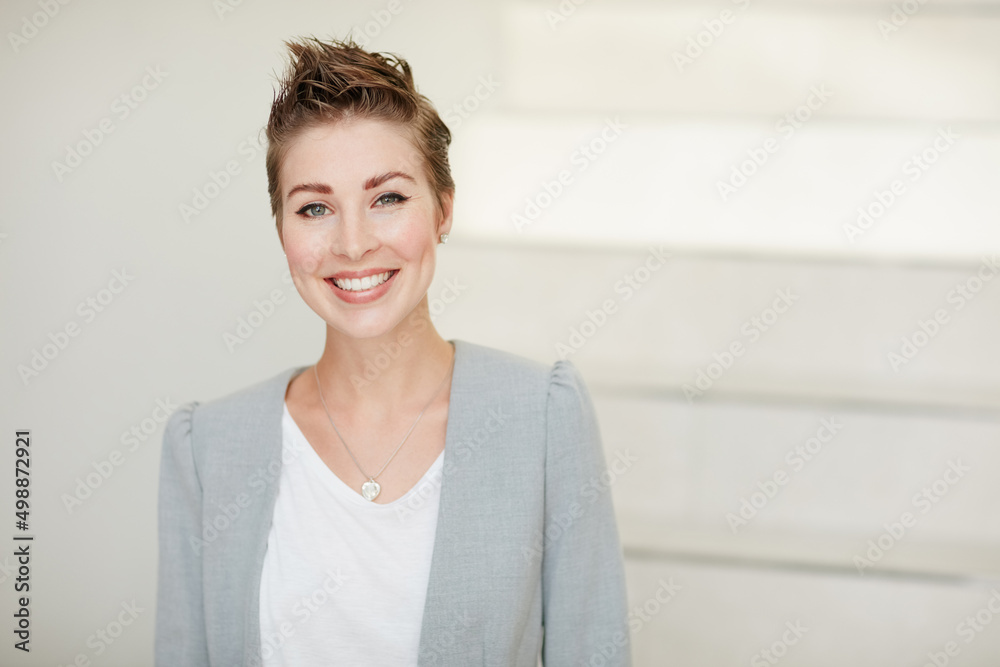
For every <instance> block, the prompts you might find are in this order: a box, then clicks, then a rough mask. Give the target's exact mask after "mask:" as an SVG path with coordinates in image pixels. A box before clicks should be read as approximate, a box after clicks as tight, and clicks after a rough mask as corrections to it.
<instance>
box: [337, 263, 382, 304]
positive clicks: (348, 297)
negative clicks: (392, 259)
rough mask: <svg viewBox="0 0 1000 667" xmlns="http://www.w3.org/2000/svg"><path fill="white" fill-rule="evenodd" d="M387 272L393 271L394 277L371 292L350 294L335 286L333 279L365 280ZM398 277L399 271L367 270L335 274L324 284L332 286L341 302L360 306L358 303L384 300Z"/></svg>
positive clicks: (370, 290)
mask: <svg viewBox="0 0 1000 667" xmlns="http://www.w3.org/2000/svg"><path fill="white" fill-rule="evenodd" d="M386 271H392V272H393V274H392V276H390V277H389V279H388V280H386V281H385V282H384V283H382V284H381V285H379V286H378V287H375V288H372V289H369V290H365V291H364V292H348V291H346V290H342V289H340V288H339V287H337V286H336V285H334V284H333V279H334V278H337V279H338V280H339V279H341V278H345V279H346V278H364V277H365V276H370V275H374V274H377V273H385V272H386ZM398 275H399V269H373V270H365V271H341V272H340V273H337V274H334V275H333V276H330V277H329V278H325V279H324V282H325V283H326V284H327V285H329V286H330V289H331V290H333V293H334V294H336V295H337V298H339V299H340V300H341V301H344V302H346V303H356V304H358V303H370V302H372V301H375V300H377V299H380V298H382V296H384V295H385V293H386V292H388V291H389V289H390V288H391V287H392V285H393V283H394V282H396V276H398Z"/></svg>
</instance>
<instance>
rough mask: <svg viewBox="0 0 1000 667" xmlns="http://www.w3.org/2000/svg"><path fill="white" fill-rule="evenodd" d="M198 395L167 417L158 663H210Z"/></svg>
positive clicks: (172, 666)
mask: <svg viewBox="0 0 1000 667" xmlns="http://www.w3.org/2000/svg"><path fill="white" fill-rule="evenodd" d="M197 405H198V402H197V401H192V402H190V403H186V404H184V405H182V406H181V407H179V408H178V409H177V410H176V411H174V413H173V414H172V415H171V416H170V418H169V419H168V420H167V425H166V427H165V428H164V431H163V447H162V451H161V455H160V488H159V496H158V510H157V518H158V538H159V564H158V571H157V587H156V588H157V594H156V627H155V640H154V653H155V664H156V667H182V666H183V667H208V665H209V660H208V642H207V638H206V633H205V614H204V606H203V592H202V566H201V556H200V554H199V553H198V552H197V551H196V547H195V545H196V544H197V542H196V541H195V540H193V539H192V538H196V539H200V538H201V528H202V525H201V516H202V491H201V482H200V480H199V478H198V470H197V468H196V467H195V460H194V451H193V447H192V433H191V431H192V428H191V423H192V418H193V415H194V410H195V407H196V406H197Z"/></svg>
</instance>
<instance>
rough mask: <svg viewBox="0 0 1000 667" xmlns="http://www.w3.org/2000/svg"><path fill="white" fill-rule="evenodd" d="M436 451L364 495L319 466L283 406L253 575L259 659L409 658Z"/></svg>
mask: <svg viewBox="0 0 1000 667" xmlns="http://www.w3.org/2000/svg"><path fill="white" fill-rule="evenodd" d="M338 444H339V443H338ZM341 446H342V445H341ZM404 446H405V445H404ZM443 459H444V452H442V453H441V454H440V455H439V456H438V458H437V460H436V461H434V463H433V464H432V465H431V467H430V468H429V469H428V470H427V472H426V473H425V474H424V476H423V478H422V479H421V480H420V481H419V482H418V483H417V484H416V485H414V487H413V488H412V489H410V491H409V492H407V493H406V495H404V496H403V497H401V498H399V499H397V500H394V501H393V502H391V503H387V504H376V503H373V502H369V501H367V500H365V499H364V498H363V497H362V496H361V494H360V489H357V490H355V489H352V488H350V487H348V486H347V485H346V484H345V483H344V482H343V481H342V480H341V479H340V478H339V477H337V476H336V475H335V474H334V473H333V471H332V470H330V469H329V468H328V467H327V465H326V463H324V462H323V459H321V458H320V457H319V455H318V454H317V453H316V451H315V450H314V449H313V448H312V447H311V446H310V444H309V442H308V441H307V440H306V438H305V436H304V435H303V434H302V431H301V430H299V427H298V425H297V424H296V423H295V420H293V419H292V416H291V414H289V412H288V407H287V406H285V410H284V416H283V418H282V467H281V476H280V479H279V482H278V496H277V500H276V501H275V507H274V516H273V521H272V524H271V531H270V533H269V535H268V539H267V552H266V554H265V557H264V569H263V572H262V574H261V582H260V631H261V655H262V658H263V665H264V667H327V666H328V665H331V664H337V665H370V666H371V667H380V666H382V665H384V666H386V667H389V666H392V667H400V666H403V665H412V666H415V665H416V664H417V651H418V647H419V643H420V626H421V622H422V620H423V611H424V602H425V599H426V596H427V582H428V577H429V574H430V565H431V556H432V554H433V550H434V535H435V532H436V529H437V514H438V501H439V499H440V490H441V478H442V474H441V471H442V465H443ZM389 465H392V464H391V463H390V464H389Z"/></svg>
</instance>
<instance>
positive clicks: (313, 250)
mask: <svg viewBox="0 0 1000 667" xmlns="http://www.w3.org/2000/svg"><path fill="white" fill-rule="evenodd" d="M285 256H286V257H287V258H288V268H289V269H290V270H291V272H292V273H293V274H295V273H315V272H316V270H317V269H319V267H320V263H321V262H322V256H323V249H322V247H320V245H319V244H316V243H313V242H310V241H309V240H308V239H307V238H305V237H302V236H299V235H297V234H295V233H294V232H291V233H286V235H285Z"/></svg>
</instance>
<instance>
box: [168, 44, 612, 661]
mask: <svg viewBox="0 0 1000 667" xmlns="http://www.w3.org/2000/svg"><path fill="white" fill-rule="evenodd" d="M288 46H289V48H290V51H291V64H290V67H289V70H288V72H287V74H286V76H285V78H284V80H283V81H282V82H281V90H280V91H279V93H278V95H276V97H275V101H274V104H273V106H272V109H271V115H270V119H269V122H268V126H267V136H268V143H269V145H268V152H267V176H268V187H269V191H270V195H271V208H272V213H273V214H274V216H275V220H276V224H277V229H278V235H279V239H280V240H281V245H282V248H283V249H284V251H285V255H286V257H287V260H288V266H289V270H290V272H291V277H292V280H293V281H294V283H295V286H296V288H297V290H298V292H299V294H300V295H301V296H302V298H303V300H305V302H306V303H307V304H308V305H309V307H310V308H312V309H313V310H314V311H315V312H316V314H317V315H319V316H320V318H321V319H322V320H323V321H324V322H325V324H326V344H325V347H324V349H323V352H322V355H321V356H320V358H319V360H318V361H317V362H316V363H315V364H314V365H312V366H303V367H297V368H291V369H288V370H286V371H284V372H282V373H279V374H278V375H277V376H275V377H273V378H271V379H268V380H266V381H264V382H261V383H259V384H257V385H254V386H252V387H249V388H246V389H243V390H242V391H239V392H237V393H234V394H231V395H229V396H226V397H223V398H220V399H217V400H215V401H211V402H208V403H204V404H201V403H199V402H197V401H192V402H190V403H187V404H185V405H184V406H182V407H181V408H180V409H178V410H177V412H176V413H175V414H173V415H172V416H171V418H170V420H169V422H168V423H167V426H166V429H165V432H164V441H163V453H162V462H161V473H160V491H159V503H160V505H159V530H160V553H159V556H160V560H159V582H158V583H159V585H158V601H157V619H156V664H157V665H160V666H162V667H167V666H171V667H197V666H199V665H218V666H220V667H233V666H236V665H263V666H266V667H272V666H278V665H281V666H294V667H312V666H314V665H315V666H319V665H332V664H336V665H360V664H366V665H393V666H398V665H456V666H458V665H461V666H462V667H468V666H469V665H485V664H490V665H525V666H528V667H533V666H534V665H536V664H537V663H538V661H539V660H541V661H542V662H543V664H544V665H546V666H550V665H554V666H561V665H565V666H569V665H574V666H576V665H628V664H630V658H629V637H628V625H627V608H626V596H625V579H624V572H623V566H622V556H621V547H620V544H619V539H618V534H617V528H616V526H615V520H614V514H613V510H612V504H611V498H610V494H609V492H608V490H607V486H606V483H605V484H602V483H601V478H602V474H603V473H604V472H605V470H606V468H605V463H604V455H603V451H602V445H601V441H600V435H599V432H598V427H597V422H596V418H595V415H594V410H593V405H592V403H591V399H590V396H589V394H588V392H587V390H586V388H585V386H584V384H583V381H582V379H581V378H580V375H579V373H578V372H577V370H576V369H575V367H574V366H573V365H572V364H571V363H569V362H567V361H557V362H556V363H555V364H553V365H552V366H544V365H542V364H540V363H538V362H535V361H531V360H528V359H525V358H522V357H519V356H515V355H513V354H510V353H507V352H502V351H500V350H495V349H491V348H487V347H484V346H479V345H475V344H473V343H469V342H465V341H461V340H453V341H446V340H444V339H443V338H442V337H441V336H440V335H439V334H438V332H437V331H436V330H435V328H434V326H433V324H432V323H431V322H430V319H429V316H428V300H427V290H428V288H429V286H430V284H431V280H432V278H433V276H434V267H435V256H436V251H437V245H439V244H443V243H445V242H446V241H447V239H448V234H449V232H450V230H451V225H452V203H453V197H454V189H455V188H454V183H453V181H452V178H451V175H450V172H449V167H448V155H447V150H448V144H449V143H450V140H451V137H450V133H449V131H448V128H447V127H446V126H445V125H444V123H443V122H442V121H441V119H440V117H439V116H438V114H437V113H436V112H435V110H434V108H433V107H432V106H431V104H430V102H429V101H428V100H427V99H426V98H425V97H423V96H422V95H419V94H418V93H417V91H416V89H415V87H414V84H413V79H412V76H411V73H410V68H409V66H408V64H407V63H406V62H405V61H403V60H401V59H399V58H397V57H395V56H388V55H384V54H376V53H368V52H366V51H364V50H362V49H361V48H359V47H358V46H357V45H355V44H353V43H350V42H335V41H334V42H322V41H319V40H315V39H308V40H303V41H299V42H289V43H288Z"/></svg>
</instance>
